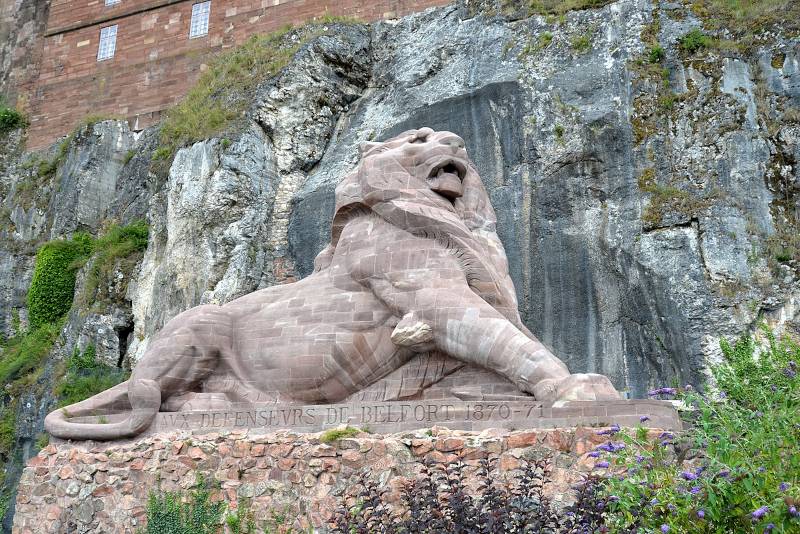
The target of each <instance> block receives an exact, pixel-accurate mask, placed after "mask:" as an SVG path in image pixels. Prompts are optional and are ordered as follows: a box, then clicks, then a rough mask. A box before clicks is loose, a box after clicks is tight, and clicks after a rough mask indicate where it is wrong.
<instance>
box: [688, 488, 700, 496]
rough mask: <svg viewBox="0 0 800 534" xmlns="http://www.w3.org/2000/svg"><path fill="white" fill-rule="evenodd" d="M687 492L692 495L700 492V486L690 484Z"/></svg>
mask: <svg viewBox="0 0 800 534" xmlns="http://www.w3.org/2000/svg"><path fill="white" fill-rule="evenodd" d="M689 493H691V494H692V495H697V494H698V493H700V486H692V489H690V490H689Z"/></svg>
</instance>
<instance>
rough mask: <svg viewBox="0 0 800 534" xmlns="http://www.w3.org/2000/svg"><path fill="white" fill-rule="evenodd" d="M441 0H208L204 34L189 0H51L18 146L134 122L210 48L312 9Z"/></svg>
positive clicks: (175, 93)
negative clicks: (84, 125)
mask: <svg viewBox="0 0 800 534" xmlns="http://www.w3.org/2000/svg"><path fill="white" fill-rule="evenodd" d="M450 2H451V0H375V1H371V2H364V1H356V0H338V1H331V0H212V4H211V15H210V21H209V33H208V35H207V36H204V37H201V38H196V39H189V37H188V36H189V22H190V20H191V11H192V4H193V0H180V1H176V0H158V1H153V0H139V1H133V0H122V2H121V3H120V4H118V5H117V6H115V7H110V8H106V7H104V6H103V2H102V0H78V1H71V0H53V2H52V4H51V8H50V9H51V11H50V18H49V20H48V26H47V33H46V35H45V38H44V48H43V53H42V61H41V69H40V73H39V78H38V82H37V84H36V87H35V90H34V91H33V95H32V98H31V101H32V106H31V110H30V111H31V112H30V118H31V126H30V130H29V138H28V147H29V148H31V149H35V148H39V147H42V146H45V145H46V144H48V143H50V142H52V141H53V140H54V139H55V138H56V137H57V136H60V135H63V134H65V133H67V132H69V131H70V130H71V129H72V128H73V127H74V126H75V125H76V124H77V123H78V122H80V121H81V120H82V119H83V118H84V117H86V116H88V115H90V114H103V115H112V116H120V117H125V118H129V119H131V120H132V123H133V124H134V126H137V124H138V127H144V126H147V125H149V124H151V123H153V122H155V121H157V120H158V118H159V115H160V112H161V111H163V110H164V109H166V108H168V107H170V106H171V105H173V104H175V103H176V102H178V101H179V100H180V98H181V97H182V96H183V95H184V94H186V92H187V91H188V89H189V88H190V87H191V86H192V85H193V84H194V82H195V81H196V80H197V78H198V76H199V75H200V72H201V69H202V67H203V64H204V62H205V61H207V59H208V56H209V54H210V53H213V52H218V51H220V50H223V49H225V48H228V47H232V46H234V45H237V44H240V43H242V42H244V41H245V40H246V39H247V38H248V37H249V36H251V35H253V34H260V33H268V32H271V31H274V30H277V29H279V28H281V27H283V26H285V25H286V24H289V23H295V24H297V23H301V22H304V21H307V20H309V19H312V18H314V17H317V16H320V15H325V14H329V15H344V16H353V17H358V18H361V19H364V20H377V19H381V18H394V17H398V16H403V15H406V14H409V13H412V12H414V11H421V10H423V9H426V8H428V7H432V6H440V5H445V4H448V3H450ZM112 24H117V25H118V29H117V44H116V53H115V56H114V58H112V59H110V60H105V61H99V62H98V61H97V47H98V41H99V38H100V29H101V28H102V27H105V26H109V25H112Z"/></svg>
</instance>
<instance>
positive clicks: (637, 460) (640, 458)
mask: <svg viewBox="0 0 800 534" xmlns="http://www.w3.org/2000/svg"><path fill="white" fill-rule="evenodd" d="M642 462H644V456H642V455H641V454H637V455H636V463H637V464H640V463H642Z"/></svg>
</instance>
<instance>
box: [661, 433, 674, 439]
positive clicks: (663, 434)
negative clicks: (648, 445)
mask: <svg viewBox="0 0 800 534" xmlns="http://www.w3.org/2000/svg"><path fill="white" fill-rule="evenodd" d="M673 437H674V436H673V434H672V432H662V433H661V434H660V435H659V436H658V439H672V438H673Z"/></svg>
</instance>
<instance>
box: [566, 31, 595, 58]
mask: <svg viewBox="0 0 800 534" xmlns="http://www.w3.org/2000/svg"><path fill="white" fill-rule="evenodd" d="M569 44H570V46H571V47H572V49H573V50H575V51H576V52H578V53H579V54H584V53H586V52H588V51H589V49H590V48H591V47H592V38H591V36H589V35H586V34H585V33H582V34H580V35H576V36H574V37H573V38H572V39H571V40H570V42H569Z"/></svg>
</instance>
